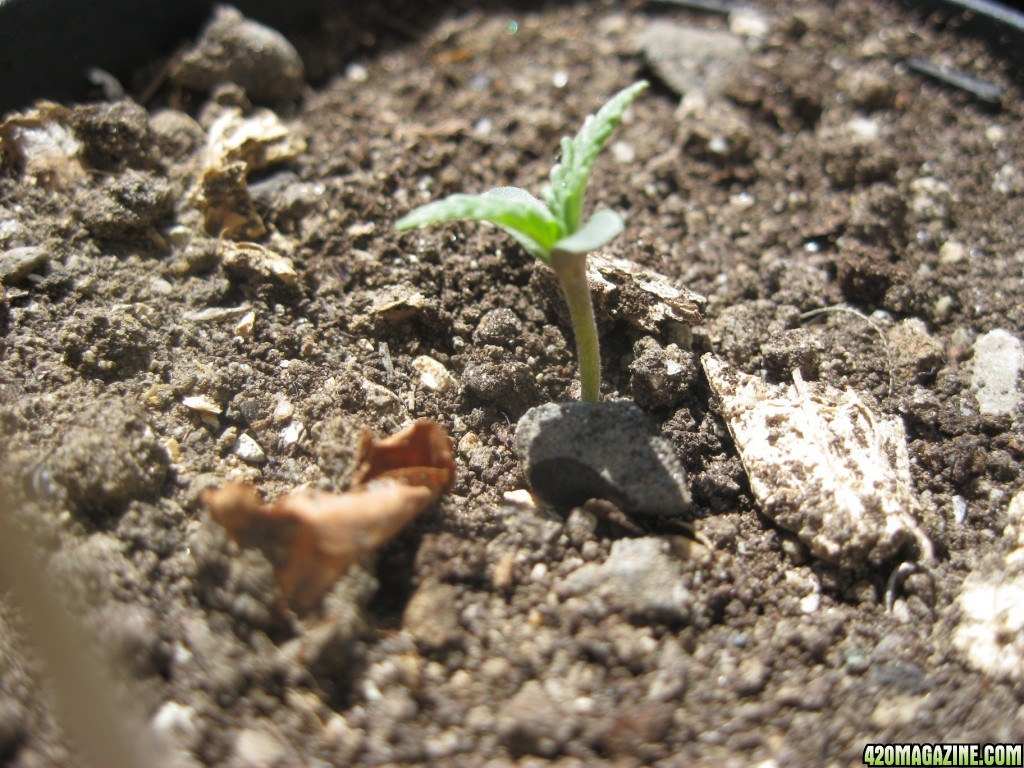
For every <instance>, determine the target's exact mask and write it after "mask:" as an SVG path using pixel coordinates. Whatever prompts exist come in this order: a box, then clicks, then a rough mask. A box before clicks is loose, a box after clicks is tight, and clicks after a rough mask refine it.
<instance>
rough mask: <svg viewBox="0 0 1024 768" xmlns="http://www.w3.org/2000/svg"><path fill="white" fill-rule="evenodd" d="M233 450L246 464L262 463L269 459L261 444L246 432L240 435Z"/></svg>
mask: <svg viewBox="0 0 1024 768" xmlns="http://www.w3.org/2000/svg"><path fill="white" fill-rule="evenodd" d="M232 451H233V453H234V454H235V456H237V457H238V458H240V459H241V460H242V461H244V462H245V463H246V464H262V463H263V462H265V461H266V460H267V454H266V453H264V452H263V449H262V448H261V447H260V444H259V443H257V442H256V441H255V440H254V439H253V438H252V437H250V436H249V435H248V434H246V433H245V432H243V433H242V434H241V435H239V437H238V440H237V441H236V442H235V446H234V448H232Z"/></svg>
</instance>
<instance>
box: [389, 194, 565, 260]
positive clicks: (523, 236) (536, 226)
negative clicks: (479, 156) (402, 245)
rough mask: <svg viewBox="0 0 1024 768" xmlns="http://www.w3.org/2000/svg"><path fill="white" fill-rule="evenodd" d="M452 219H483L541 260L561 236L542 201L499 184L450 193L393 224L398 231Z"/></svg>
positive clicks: (548, 257)
mask: <svg viewBox="0 0 1024 768" xmlns="http://www.w3.org/2000/svg"><path fill="white" fill-rule="evenodd" d="M452 221H486V222H489V223H491V224H494V225H495V226H498V227H501V228H502V229H503V230H505V231H506V232H508V233H509V234H510V235H512V236H513V237H514V238H515V239H516V240H517V241H519V243H520V244H521V245H522V246H523V247H524V248H525V249H526V250H527V251H529V252H530V253H531V254H533V255H534V256H536V257H537V258H538V259H541V260H542V261H548V260H549V259H550V257H551V248H552V246H554V244H555V243H556V242H557V241H558V239H559V238H560V237H561V236H562V228H561V226H560V225H559V223H558V221H556V220H555V217H554V216H552V214H551V212H550V211H549V210H548V209H547V208H546V207H545V206H544V204H543V203H542V202H541V201H540V200H538V199H537V198H535V197H534V196H533V195H531V194H530V193H529V192H527V191H526V190H523V189H518V188H517V187H498V188H496V189H492V190H491V191H490V192H486V193H484V194H482V195H451V196H449V197H446V198H445V199H444V200H437V201H435V202H433V203H427V204H426V205H422V206H420V207H419V208H416V209H415V210H413V211H412V212H410V213H409V214H407V215H406V216H403V217H402V218H401V219H399V220H398V221H397V222H396V223H395V229H396V230H398V231H399V232H402V231H405V230H407V229H414V228H416V227H425V226H429V225H431V224H444V223H447V222H452Z"/></svg>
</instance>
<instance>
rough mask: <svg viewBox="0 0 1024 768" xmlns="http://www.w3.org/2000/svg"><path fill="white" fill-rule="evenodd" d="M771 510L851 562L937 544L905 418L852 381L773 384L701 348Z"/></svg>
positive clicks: (832, 555)
mask: <svg viewBox="0 0 1024 768" xmlns="http://www.w3.org/2000/svg"><path fill="white" fill-rule="evenodd" d="M701 363H702V364H703V365H704V371H705V372H706V373H707V376H708V381H709V382H710V383H711V388H712V389H713V390H714V391H715V393H716V394H717V395H718V397H719V398H720V399H721V402H722V408H721V413H722V416H723V418H724V419H725V422H726V424H727V425H728V427H729V432H730V433H731V434H732V436H733V440H734V441H735V442H736V448H737V450H738V451H739V454H740V460H741V461H742V462H743V468H744V469H745V470H746V472H747V475H748V477H749V478H750V487H751V490H753V492H754V496H755V497H756V499H757V501H758V503H759V504H760V505H761V509H762V510H763V511H764V513H765V514H766V515H767V516H768V517H770V518H771V519H772V520H774V521H775V522H776V523H777V524H778V525H780V526H782V527H783V528H786V529H787V530H790V531H793V532H794V533H796V534H797V536H799V537H800V540H801V541H803V542H804V543H805V544H806V545H807V546H808V547H809V548H810V550H811V552H812V553H813V554H814V555H815V556H816V557H820V558H823V559H825V560H829V561H832V562H835V563H838V564H840V565H842V566H844V567H848V568H859V567H863V565H864V563H865V562H870V563H880V562H882V561H884V560H887V559H888V558H890V557H892V556H893V555H895V554H896V553H898V552H899V551H900V549H902V548H903V546H904V545H906V544H907V543H909V542H911V541H916V542H917V546H918V550H919V554H920V557H921V559H923V560H931V559H932V544H931V541H930V540H929V539H928V537H927V536H926V535H925V533H924V531H922V530H921V528H920V526H919V525H918V523H917V520H916V518H915V511H916V510H917V509H918V502H917V498H916V497H915V496H914V494H913V491H912V488H911V482H910V460H909V457H908V455H907V440H906V434H905V432H904V430H903V422H902V421H900V420H899V419H898V418H895V419H885V418H882V417H881V416H880V415H878V414H876V413H874V412H873V411H872V410H871V409H870V408H869V407H868V406H867V405H866V404H865V403H864V402H863V401H862V400H861V399H860V397H859V396H858V395H857V394H856V393H855V392H853V391H852V390H845V391H840V390H838V389H836V388H835V387H830V386H828V385H827V384H821V383H817V384H812V383H807V382H804V381H803V379H802V378H801V377H800V374H799V371H794V372H793V383H792V384H790V385H788V386H787V385H779V386H775V385H771V384H767V383H765V382H764V381H762V380H761V379H759V378H757V377H756V376H748V375H747V374H744V373H742V372H741V371H739V370H737V369H735V368H733V367H731V366H729V365H727V364H725V363H723V362H721V361H720V360H717V359H716V358H715V357H714V356H712V355H704V357H703V358H701Z"/></svg>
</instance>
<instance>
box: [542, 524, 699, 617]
mask: <svg viewBox="0 0 1024 768" xmlns="http://www.w3.org/2000/svg"><path fill="white" fill-rule="evenodd" d="M670 548H671V544H670V543H669V542H668V541H665V540H664V539H657V538H653V537H652V538H642V539H620V540H618V541H616V542H615V543H614V544H612V551H611V554H609V555H608V559H607V560H605V561H604V562H603V563H601V564H600V565H597V564H592V563H588V564H586V565H583V566H581V567H580V568H577V569H576V570H575V571H573V572H572V573H571V574H570V575H569V576H568V578H566V579H565V580H564V581H562V582H561V583H559V584H558V585H556V587H555V594H557V595H558V597H560V598H562V599H568V598H573V597H584V598H592V599H594V600H596V602H597V604H596V605H594V606H592V607H593V608H595V609H596V610H591V611H588V613H590V614H592V615H593V614H597V615H602V614H603V615H608V614H611V613H624V614H625V615H627V616H629V617H630V618H631V619H634V620H638V621H652V622H662V623H670V624H674V623H684V622H686V621H688V620H689V618H690V615H691V610H690V607H691V604H692V603H693V596H692V595H691V594H690V592H689V590H687V589H686V587H685V586H683V574H682V570H681V568H680V566H679V562H678V561H677V560H676V559H675V558H674V557H673V556H672V555H671V553H670Z"/></svg>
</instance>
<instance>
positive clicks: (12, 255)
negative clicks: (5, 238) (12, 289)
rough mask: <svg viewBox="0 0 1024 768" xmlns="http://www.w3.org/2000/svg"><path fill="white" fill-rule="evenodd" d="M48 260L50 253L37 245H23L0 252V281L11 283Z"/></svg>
mask: <svg viewBox="0 0 1024 768" xmlns="http://www.w3.org/2000/svg"><path fill="white" fill-rule="evenodd" d="M49 260H50V253H49V251H47V250H46V249H45V248H41V247H39V246H38V245H25V246H22V247H21V248H11V249H10V250H9V251H4V252H3V253H0V283H3V284H4V285H12V284H14V283H16V282H18V281H19V280H22V279H24V278H25V277H26V276H27V275H28V274H29V273H30V272H32V271H33V270H35V269H37V268H38V267H41V266H42V265H43V264H45V263H46V262H47V261H49Z"/></svg>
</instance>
